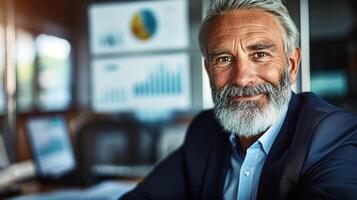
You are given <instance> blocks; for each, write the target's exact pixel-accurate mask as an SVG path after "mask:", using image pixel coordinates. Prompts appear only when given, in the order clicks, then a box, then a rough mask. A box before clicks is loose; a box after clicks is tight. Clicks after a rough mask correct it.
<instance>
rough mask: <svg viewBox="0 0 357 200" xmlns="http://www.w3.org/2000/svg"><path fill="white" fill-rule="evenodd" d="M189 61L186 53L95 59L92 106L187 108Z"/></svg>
mask: <svg viewBox="0 0 357 200" xmlns="http://www.w3.org/2000/svg"><path fill="white" fill-rule="evenodd" d="M189 65H190V62H189V55H188V54H186V53H175V54H166V55H150V56H149V55H147V56H141V57H131V58H110V59H108V58H107V59H97V60H94V61H93V63H92V71H91V74H92V77H91V80H92V86H91V88H92V91H91V95H92V98H91V99H92V108H93V110H94V111H97V112H105V113H117V112H121V111H142V110H160V111H162V110H167V111H172V110H187V109H189V108H190V106H191V98H190V97H191V95H190V94H191V91H190V84H189V83H190V73H189V72H190V69H189Z"/></svg>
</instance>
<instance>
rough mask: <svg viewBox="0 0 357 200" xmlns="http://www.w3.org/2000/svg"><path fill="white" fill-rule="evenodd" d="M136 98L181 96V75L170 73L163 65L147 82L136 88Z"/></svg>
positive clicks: (139, 84)
mask: <svg viewBox="0 0 357 200" xmlns="http://www.w3.org/2000/svg"><path fill="white" fill-rule="evenodd" d="M134 91H135V95H136V96H157V95H179V94H180V93H181V92H182V87H181V73H180V72H179V71H177V72H174V73H172V72H169V71H168V70H167V68H165V65H164V64H161V65H160V66H159V67H158V68H157V69H156V70H155V71H154V72H153V73H151V74H149V77H148V78H147V80H145V81H143V82H141V83H138V84H136V85H135V86H134Z"/></svg>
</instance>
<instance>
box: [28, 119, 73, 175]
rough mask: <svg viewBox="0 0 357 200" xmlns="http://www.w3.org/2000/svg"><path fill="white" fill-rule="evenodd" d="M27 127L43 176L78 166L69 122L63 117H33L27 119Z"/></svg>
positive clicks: (60, 172)
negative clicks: (71, 140) (70, 135)
mask: <svg viewBox="0 0 357 200" xmlns="http://www.w3.org/2000/svg"><path fill="white" fill-rule="evenodd" d="M27 129H28V131H27V133H28V136H29V139H30V146H31V148H32V152H33V154H34V158H35V160H36V165H37V168H38V171H39V173H40V175H41V176H60V175H62V174H63V173H65V172H67V171H69V170H73V169H74V168H75V167H76V161H75V157H74V153H73V150H72V146H71V142H70V137H69V131H68V127H67V122H66V120H65V119H64V118H63V117H60V116H50V117H40V118H31V119H29V120H28V121H27Z"/></svg>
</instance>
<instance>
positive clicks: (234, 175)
mask: <svg viewBox="0 0 357 200" xmlns="http://www.w3.org/2000/svg"><path fill="white" fill-rule="evenodd" d="M285 116H286V111H285V113H284V115H283V117H282V118H281V119H280V120H279V121H278V123H276V124H275V125H273V126H271V127H270V128H269V129H268V130H267V131H266V132H265V133H264V134H263V135H262V136H261V137H260V138H259V139H258V140H257V141H256V142H255V143H253V144H252V145H251V146H250V147H249V148H248V149H247V152H246V155H245V156H244V155H243V153H241V152H242V151H240V152H239V151H238V149H237V148H239V147H237V145H236V140H237V139H238V138H237V136H236V135H235V134H232V135H231V136H230V138H229V139H230V142H231V145H232V154H231V162H230V166H229V169H228V172H227V175H226V179H225V183H224V190H223V192H224V199H225V200H255V199H256V198H257V192H258V186H259V179H260V174H261V172H262V168H263V165H264V162H265V160H266V158H267V156H268V153H269V151H270V149H271V146H272V145H273V143H274V141H275V138H276V137H277V135H278V133H279V131H280V129H281V127H282V125H283V122H284V119H285Z"/></svg>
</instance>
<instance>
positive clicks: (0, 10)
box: [0, 0, 357, 175]
mask: <svg viewBox="0 0 357 200" xmlns="http://www.w3.org/2000/svg"><path fill="white" fill-rule="evenodd" d="M0 3H1V4H0V78H1V81H0V113H1V116H0V120H1V125H2V129H1V136H2V137H3V140H4V141H5V142H4V144H5V148H6V149H7V153H8V155H9V160H10V162H18V161H23V160H27V159H30V158H31V157H32V156H31V151H30V149H29V146H28V141H27V139H26V137H25V132H26V131H27V128H26V123H27V121H28V120H29V119H31V118H33V117H38V116H45V117H51V116H53V115H56V116H57V115H61V116H63V117H65V119H66V121H67V122H68V124H69V132H70V134H71V137H72V141H73V146H74V148H75V150H76V153H77V154H79V157H80V163H81V164H82V165H83V166H84V167H93V165H96V164H98V165H100V164H102V165H105V166H106V167H107V168H101V169H100V170H99V171H101V172H103V170H104V172H103V173H105V170H108V173H113V174H115V173H119V175H120V173H124V175H125V173H127V171H125V170H122V171H120V170H119V171H116V170H115V169H116V168H115V166H129V168H130V167H131V166H150V165H153V164H155V163H156V162H157V161H159V160H161V159H162V158H164V157H165V156H166V155H167V154H169V153H170V152H171V151H172V150H174V149H175V148H177V147H178V146H179V145H180V144H181V143H182V141H183V139H184V134H185V131H186V129H187V127H188V124H189V123H190V121H191V120H192V118H193V117H194V116H195V114H197V113H198V112H199V111H201V110H202V109H204V108H209V107H211V106H212V102H211V97H210V90H209V84H208V80H207V77H206V76H205V72H204V68H203V65H202V59H201V55H200V52H199V47H198V42H197V34H198V28H199V25H200V22H201V20H202V15H203V14H202V13H203V11H204V9H205V6H206V5H207V1H205V0H203V1H199V0H197V1H196V0H195V1H193V0H191V1H190V0H153V1H152V0H146V1H133V0H131V1H121V0H115V1H107V0H106V1H99V0H51V1H46V0H3V1H0ZM288 7H289V10H290V12H291V14H292V16H293V18H294V20H295V21H296V23H297V25H298V27H299V29H300V30H301V33H302V34H301V35H302V41H301V44H302V50H303V56H304V57H303V62H302V68H301V71H300V77H299V80H298V82H297V84H296V85H295V86H294V90H295V91H313V92H315V93H317V94H318V95H320V96H321V97H323V98H325V99H326V100H327V101H329V102H331V103H333V104H336V105H338V106H342V107H344V108H346V109H349V110H351V111H354V112H356V111H357V5H356V2H355V1H354V0H340V1H334V0H314V1H308V0H301V1H298V0H292V1H290V0H289V1H288ZM12 14H13V15H12ZM12 25H14V27H15V28H14V29H13V30H14V31H15V33H14V35H15V36H16V37H15V40H14V41H13V42H11V41H7V40H6V39H5V38H7V39H11V35H12V34H13V32H11V27H12ZM5 30H7V36H6V34H5ZM5 36H6V37H5ZM6 41H7V43H6ZM12 44H14V45H15V46H11V45H12ZM12 47H15V48H12ZM12 49H13V50H14V51H15V54H14V56H13V57H12V58H11V50H12ZM9 54H10V56H9ZM9 58H10V59H13V62H14V65H11V62H9V60H8V59H9ZM6 63H8V66H7V67H8V68H7V70H5V69H6V68H5V66H6ZM14 67H16V71H15V72H13V73H12V71H11V69H15V68H14ZM15 77H16V79H15V80H16V81H12V80H13V79H14V78H15ZM14 83H16V84H14ZM15 85H16V93H15V94H16V95H15V96H12V95H11V91H12V90H11V89H12V88H14V86H15ZM13 101H15V102H16V106H12V104H11V102H13ZM49 134H50V133H49ZM93 163H94V164H93ZM0 164H1V163H0ZM94 167H95V166H94ZM111 167H112V168H111ZM0 168H1V167H0ZM95 169H98V168H95ZM125 169H127V168H125ZM145 169H146V168H145ZM129 171H130V169H129Z"/></svg>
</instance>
